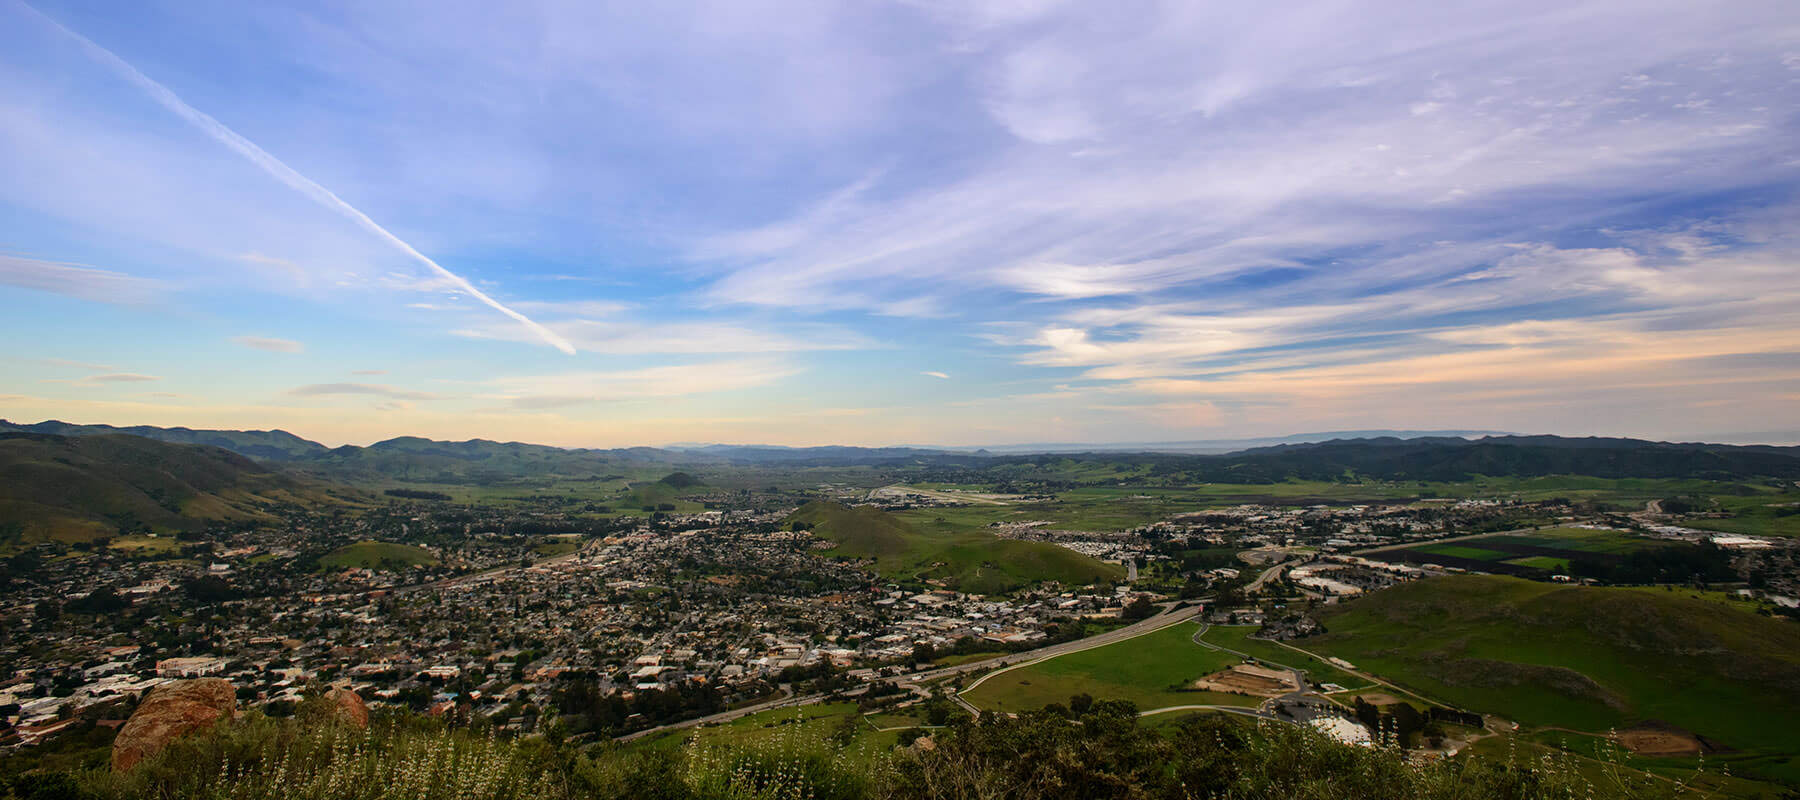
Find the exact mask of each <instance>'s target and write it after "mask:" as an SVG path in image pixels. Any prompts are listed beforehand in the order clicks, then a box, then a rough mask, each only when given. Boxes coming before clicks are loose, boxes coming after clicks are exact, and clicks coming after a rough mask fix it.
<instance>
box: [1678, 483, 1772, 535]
mask: <svg viewBox="0 0 1800 800" xmlns="http://www.w3.org/2000/svg"><path fill="white" fill-rule="evenodd" d="M1711 499H1712V500H1713V501H1714V502H1716V503H1718V504H1719V510H1721V511H1726V512H1729V513H1731V514H1732V515H1733V516H1731V517H1730V518H1728V519H1704V518H1695V519H1689V520H1686V521H1683V522H1682V523H1681V524H1683V525H1685V526H1687V527H1690V528H1702V529H1705V530H1709V531H1719V532H1721V533H1736V534H1742V535H1745V536H1788V537H1796V536H1800V506H1797V505H1795V504H1796V503H1800V492H1796V491H1787V492H1784V493H1782V494H1779V495H1771V494H1760V493H1759V494H1755V495H1749V496H1737V497H1713V498H1711Z"/></svg>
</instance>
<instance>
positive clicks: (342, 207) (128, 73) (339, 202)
mask: <svg viewBox="0 0 1800 800" xmlns="http://www.w3.org/2000/svg"><path fill="white" fill-rule="evenodd" d="M19 5H21V6H24V8H25V9H26V10H27V11H30V12H31V13H32V14H34V15H36V16H37V17H38V18H39V19H42V20H43V21H44V22H46V23H48V24H49V25H51V26H52V27H55V28H56V29H57V30H59V31H62V32H63V34H64V35H67V36H68V37H69V38H71V39H74V40H75V41H77V42H79V43H80V44H81V46H82V47H83V48H84V49H86V50H87V51H88V53H89V54H91V55H92V56H94V58H96V59H98V60H99V61H100V62H101V63H103V64H105V65H107V66H109V67H112V69H113V71H114V72H117V73H119V75H120V76H121V77H123V78H125V79H126V80H128V81H130V82H131V83H133V84H136V85H137V87H138V88H140V89H143V90H144V91H145V92H146V93H148V94H149V95H150V97H151V98H152V99H154V100H155V101H156V102H157V103H158V104H160V105H161V106H162V107H163V108H166V109H168V110H170V111H173V112H175V113H176V114H177V115H178V116H180V117H181V118H182V119H185V120H187V121H188V122H189V123H191V124H193V126H194V127H196V128H199V129H200V130H201V131H202V132H204V133H206V135H208V136H211V137H212V138H214V139H217V140H218V141H219V142H220V143H221V144H224V145H225V146H226V147H229V148H231V149H232V150H235V151H237V154H238V155H241V156H243V157H244V158H246V159H248V160H249V161H250V163H252V164H255V165H256V166H258V167H260V168H262V170H263V171H264V172H267V173H269V174H270V175H272V176H274V177H275V179H276V180H279V181H281V182H282V183H285V184H287V185H288V186H289V187H290V188H292V189H294V190H296V191H298V192H300V193H301V194H304V195H306V196H307V197H309V198H312V200H313V201H314V202H316V203H318V204H319V205H322V206H324V207H326V208H328V209H331V210H332V211H336V212H338V213H339V214H342V215H344V216H345V217H348V218H349V219H350V221H351V222H354V223H356V224H357V225H359V226H361V227H362V228H363V230H366V231H368V232H370V233H373V234H375V235H376V236H378V237H380V238H381V239H382V240H384V241H386V242H387V243H388V244H391V245H393V246H394V247H395V248H397V249H399V250H400V252H402V253H405V254H407V255H409V256H412V257H413V258H414V259H417V260H418V261H419V263H421V264H424V265H425V266H427V267H430V268H431V271H432V272H435V273H437V274H438V275H439V276H441V277H443V278H444V279H445V280H447V281H450V282H451V283H452V284H455V285H456V287H457V288H458V289H461V290H463V291H465V292H468V293H469V294H470V295H471V296H473V297H474V298H475V299H477V300H480V301H481V302H483V303H486V304H487V305H488V306H489V307H490V308H493V309H494V310H495V311H498V312H500V313H502V314H505V315H506V316H509V317H512V318H513V319H514V320H517V321H518V323H519V324H521V325H524V326H525V327H526V328H528V329H530V330H531V332H532V333H535V334H537V336H538V338H540V339H543V340H544V341H545V342H546V343H548V344H549V345H550V346H551V347H554V348H556V349H558V350H561V351H563V352H564V353H568V354H569V355H574V354H575V346H574V345H572V344H569V340H567V339H564V338H563V337H561V336H558V335H557V334H556V332H554V331H552V330H550V329H549V328H546V327H544V326H542V325H539V324H538V323H537V322H536V321H534V320H532V319H531V318H530V317H527V316H525V315H524V314H521V313H519V312H517V311H514V310H512V309H511V308H508V307H507V306H506V304H504V303H501V302H500V301H498V300H495V299H494V298H492V297H489V296H488V295H487V293H486V292H483V291H481V290H480V289H477V288H475V285H474V284H472V283H469V282H468V281H467V280H466V279H464V278H463V277H462V276H461V275H458V274H456V273H454V272H451V271H450V270H447V269H444V268H443V266H441V265H439V264H438V263H437V262H436V261H433V260H431V257H430V256H427V255H425V254H424V253H421V252H419V251H418V250H417V249H415V248H414V247H413V246H412V245H410V244H407V243H406V242H405V241H404V240H402V239H401V238H400V237H398V236H395V235H394V234H392V233H390V232H389V231H388V229H386V228H383V227H381V226H380V225H379V224H377V223H376V222H375V220H372V219H369V215H367V214H364V213H363V212H361V211H358V210H357V209H356V207H355V206H352V205H350V204H349V203H346V202H344V199H343V198H341V197H338V196H337V195H335V194H333V193H332V192H331V190H329V189H326V188H325V187H323V186H320V185H319V184H317V183H315V182H314V181H313V180H312V179H311V178H308V177H306V176H305V175H301V174H300V173H298V172H295V171H294V169H293V168H292V167H290V166H288V165H287V164H284V163H282V162H281V159H278V158H276V157H274V156H272V155H270V154H269V153H268V151H266V150H264V149H262V148H261V147H257V146H256V143H255V142H252V141H250V140H249V139H245V138H244V137H242V136H239V135H238V133H237V131H234V130H232V129H230V128H227V127H225V124H224V123H222V122H220V121H218V120H216V119H213V118H212V117H211V116H210V115H208V114H207V113H206V112H204V111H201V110H200V109H197V108H194V107H193V106H190V105H188V104H187V102H186V101H184V100H182V99H181V98H180V97H179V96H177V95H176V94H175V93H174V92H172V91H170V90H169V88H168V87H166V86H164V85H162V84H160V83H157V82H156V81H155V80H152V79H151V78H150V76H148V75H145V74H144V73H142V72H139V71H138V70H137V68H136V67H133V66H131V65H130V64H128V63H126V62H125V60H124V59H122V58H119V57H118V56H116V55H113V52H112V51H111V50H108V49H106V48H104V47H101V46H100V45H98V44H95V43H94V42H93V41H91V40H89V39H88V38H87V37H85V36H82V35H81V34H79V33H76V32H75V31H73V30H70V29H69V28H67V27H65V26H64V25H63V24H62V23H60V22H57V21H56V20H54V19H51V18H50V17H49V16H46V15H45V14H44V13H43V12H41V11H39V10H37V9H36V8H33V7H32V6H31V5H30V4H29V3H25V2H23V0H19Z"/></svg>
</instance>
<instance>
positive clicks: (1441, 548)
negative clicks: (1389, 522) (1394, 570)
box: [1401, 528, 1677, 571]
mask: <svg viewBox="0 0 1800 800" xmlns="http://www.w3.org/2000/svg"><path fill="white" fill-rule="evenodd" d="M1483 545H1487V546H1485V547H1484V546H1483ZM1507 545H1529V546H1531V547H1540V548H1548V549H1552V550H1558V551H1561V552H1566V553H1568V554H1569V555H1568V556H1551V555H1544V556H1522V555H1520V554H1518V553H1512V552H1507V551H1506V550H1504V549H1500V548H1502V547H1504V546H1507ZM1674 546H1677V545H1676V543H1674V542H1669V541H1666V540H1662V539H1649V538H1645V537H1643V536H1638V535H1635V534H1630V533H1623V532H1620V531H1611V530H1596V529H1593V528H1546V529H1544V530H1540V531H1530V532H1527V533H1497V534H1494V535H1492V536H1481V537H1476V538H1471V539H1462V540H1459V541H1455V542H1445V543H1441V544H1421V545H1417V546H1414V547H1408V548H1401V549H1406V550H1411V551H1413V552H1418V553H1429V554H1432V555H1440V556H1450V557H1454V558H1467V559H1472V560H1475V561H1489V562H1498V563H1505V564H1515V565H1518V566H1525V567H1535V568H1538V569H1547V570H1559V571H1566V570H1568V569H1569V559H1570V558H1574V557H1578V556H1582V555H1587V554H1593V555H1625V554H1628V553H1633V552H1637V551H1640V550H1650V549H1656V548H1661V547H1674Z"/></svg>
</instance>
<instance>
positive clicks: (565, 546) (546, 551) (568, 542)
mask: <svg viewBox="0 0 1800 800" xmlns="http://www.w3.org/2000/svg"><path fill="white" fill-rule="evenodd" d="M580 549H581V540H580V539H553V540H551V541H548V542H544V543H542V544H538V545H535V546H533V547H532V548H531V552H533V553H536V554H538V555H540V556H543V557H545V558H555V557H556V556H566V555H568V554H570V553H573V552H575V551H576V550H580Z"/></svg>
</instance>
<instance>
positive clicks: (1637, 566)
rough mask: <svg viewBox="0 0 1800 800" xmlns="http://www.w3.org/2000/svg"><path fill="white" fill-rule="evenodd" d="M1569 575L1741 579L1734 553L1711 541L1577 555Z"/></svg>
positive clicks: (1616, 579) (1612, 579)
mask: <svg viewBox="0 0 1800 800" xmlns="http://www.w3.org/2000/svg"><path fill="white" fill-rule="evenodd" d="M1569 574H1571V575H1573V576H1575V577H1577V578H1594V579H1596V580H1599V581H1601V582H1604V583H1692V582H1696V581H1697V582H1700V583H1717V582H1721V581H1734V580H1737V579H1738V575H1737V570H1735V569H1733V568H1732V566H1731V554H1730V553H1729V552H1727V551H1726V550H1725V549H1723V548H1721V547H1719V546H1717V545H1714V544H1711V543H1706V544H1699V545H1677V546H1670V547H1655V548H1649V549H1645V550H1638V551H1635V552H1632V553H1630V554H1628V555H1626V556H1625V557H1624V558H1618V559H1615V558H1608V557H1604V556H1596V557H1589V556H1579V555H1578V556H1574V557H1571V558H1570V559H1569Z"/></svg>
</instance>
